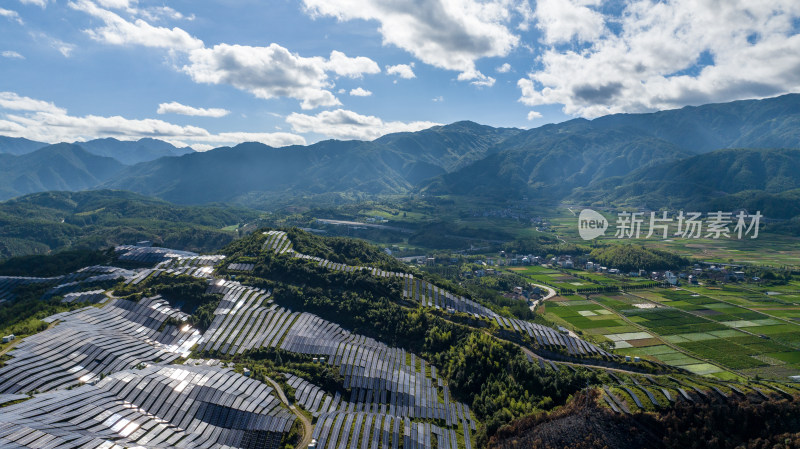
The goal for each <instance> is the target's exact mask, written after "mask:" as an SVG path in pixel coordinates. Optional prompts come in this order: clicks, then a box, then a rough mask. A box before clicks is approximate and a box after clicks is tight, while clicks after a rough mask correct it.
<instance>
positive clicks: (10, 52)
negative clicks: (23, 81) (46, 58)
mask: <svg viewBox="0 0 800 449" xmlns="http://www.w3.org/2000/svg"><path fill="white" fill-rule="evenodd" d="M0 55H2V56H3V57H4V58H9V59H25V56H22V55H21V54H19V53H17V52H15V51H13V50H6V51H4V52H2V53H0Z"/></svg>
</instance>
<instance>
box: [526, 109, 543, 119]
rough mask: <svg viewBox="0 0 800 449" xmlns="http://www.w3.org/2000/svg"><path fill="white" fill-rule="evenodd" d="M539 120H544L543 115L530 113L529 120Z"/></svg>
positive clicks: (534, 112)
mask: <svg viewBox="0 0 800 449" xmlns="http://www.w3.org/2000/svg"><path fill="white" fill-rule="evenodd" d="M537 118H542V114H541V113H539V112H536V111H530V112H528V120H535V119H537Z"/></svg>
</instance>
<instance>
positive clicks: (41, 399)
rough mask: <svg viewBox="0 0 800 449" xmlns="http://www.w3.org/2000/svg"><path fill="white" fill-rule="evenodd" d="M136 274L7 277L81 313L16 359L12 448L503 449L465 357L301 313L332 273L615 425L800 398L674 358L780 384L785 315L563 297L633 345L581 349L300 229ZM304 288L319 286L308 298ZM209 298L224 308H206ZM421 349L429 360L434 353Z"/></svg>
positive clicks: (6, 428)
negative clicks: (350, 257) (489, 446)
mask: <svg viewBox="0 0 800 449" xmlns="http://www.w3.org/2000/svg"><path fill="white" fill-rule="evenodd" d="M237 244H238V246H235V245H237ZM116 260H117V261H119V263H120V264H121V265H124V266H126V267H127V268H118V267H113V266H93V267H87V268H85V269H81V270H78V271H77V272H74V273H72V274H68V275H61V276H54V277H48V278H35V277H4V278H0V285H2V291H3V297H2V300H4V301H9V300H12V299H13V298H15V295H30V294H31V293H30V292H31V291H33V292H34V294H35V295H36V296H37V297H38V299H37V301H45V300H47V299H48V298H51V299H52V298H56V299H57V301H58V304H59V305H60V307H64V308H65V309H64V310H63V311H60V312H58V313H54V314H52V315H49V316H47V317H45V318H44V319H43V320H42V321H43V323H44V329H37V330H36V331H34V332H30V334H29V335H21V336H19V338H14V339H13V340H9V341H4V343H3V346H1V347H0V348H2V351H3V358H2V368H0V402H2V408H0V411H1V412H2V413H0V446H2V447H27V448H40V447H50V448H62V447H63V448H67V447H96V448H117V447H119V448H122V447H187V448H188V447H204V448H205V447H217V448H268V449H283V448H284V447H287V446H288V447H295V446H296V447H305V446H308V445H310V446H309V447H319V448H325V449H377V448H391V449H399V448H414V449H442V448H446V449H473V448H476V447H479V445H480V444H485V440H483V441H484V442H483V443H481V442H480V441H481V439H484V438H486V433H487V425H486V423H487V422H491V416H490V414H492V413H494V412H492V409H491V408H490V406H487V405H486V404H484V403H482V402H481V401H477V400H476V399H474V396H473V398H472V399H471V398H470V389H469V387H465V384H464V381H463V380H460V379H461V378H460V376H462V374H460V373H459V372H458V370H457V369H455V368H454V367H453V365H452V364H450V365H448V366H447V367H446V368H445V369H443V367H442V365H441V363H448V362H444V360H445V359H443V358H442V357H444V356H443V354H445V353H446V351H448V350H449V348H443V349H439V350H438V352H436V351H434V350H433V349H431V347H435V346H436V343H435V342H426V343H425V344H422V343H420V342H418V341H417V342H412V343H408V342H404V341H403V340H402V339H401V338H395V339H394V341H393V343H394V344H392V342H385V341H381V339H380V338H379V337H380V335H381V334H380V332H379V331H380V329H378V326H377V325H375V324H374V323H373V324H372V326H373V327H371V328H369V327H363V326H359V325H355V324H353V321H352V317H347V316H343V315H341V314H332V313H328V312H326V310H328V309H326V308H325V307H323V306H320V305H318V304H317V305H315V304H313V303H311V304H308V303H306V304H307V305H308V307H307V308H304V307H298V305H299V304H301V303H299V302H297V301H296V300H295V302H292V300H289V299H287V298H289V297H290V293H291V292H292V291H293V290H292V288H310V287H309V285H310V283H311V279H312V278H313V276H320V275H330V276H339V277H332V278H330V279H343V280H344V282H345V284H346V285H348V286H351V287H352V288H354V289H356V288H358V287H357V286H358V285H359V282H362V283H363V282H374V283H376V284H374V285H375V286H377V287H375V288H376V289H381V288H384V287H385V288H387V289H388V290H387V291H388V292H389V293H388V295H389V296H390V298H391V301H390V302H391V307H394V308H395V309H392V310H402V311H403V313H406V314H411V315H413V316H416V317H418V319H424V320H436V321H437V322H440V323H443V324H441V325H442V326H451V327H448V329H450V330H449V331H448V332H449V333H450V334H452V333H459V332H460V333H463V334H464V335H468V337H465V338H467V340H468V341H470V342H471V344H473V345H475V344H478V345H480V344H481V343H480V342H483V344H490V345H500V346H498V348H499V347H502V348H504V350H505V351H510V353H511V354H513V353H517V354H519V355H518V357H519V360H518V361H516V362H513V363H517V364H519V366H520V368H519V369H524V370H527V371H528V372H530V373H533V374H531V376H532V377H530V378H528V379H525V378H524V376H523V377H520V378H518V380H517V381H518V382H530V381H531V380H536V379H547V378H553V377H554V376H555V377H558V378H562V379H563V378H570V379H573V378H574V379H575V382H576V383H575V385H574V386H571V387H566V386H565V388H566V389H565V390H564V393H565V394H567V393H568V392H569V391H572V392H578V391H579V390H581V389H582V388H586V387H587V386H588V385H591V386H592V388H593V389H596V391H598V392H599V399H598V401H599V404H600V406H602V407H605V408H608V409H609V410H611V411H613V412H614V413H619V414H624V415H627V414H633V413H636V412H637V411H658V410H665V409H667V408H669V407H671V406H672V405H673V404H676V403H681V402H686V403H702V402H703V401H709V400H712V399H713V400H721V401H726V400H729V399H731V398H762V400H768V399H770V398H792V397H794V396H796V395H797V394H798V393H799V392H800V390H799V389H798V388H797V387H795V386H793V385H790V384H785V383H779V382H774V381H767V380H761V381H757V382H753V381H744V380H743V378H740V377H738V376H726V375H722V374H725V373H728V371H725V370H722V369H717V367H716V366H715V365H710V364H707V363H704V362H703V361H701V360H697V359H693V358H691V357H687V356H685V355H684V354H681V353H679V352H678V351H675V350H674V349H672V347H673V346H674V345H677V346H680V347H683V348H686V349H688V350H691V351H692V352H695V351H696V352H698V353H700V354H702V355H704V356H707V357H709V358H715V359H718V360H719V361H720V363H721V364H726V363H730V368H731V370H735V369H740V370H743V371H744V370H752V369H761V370H760V371H754V372H756V373H763V374H768V373H769V371H768V370H765V369H762V368H760V367H762V366H764V365H768V366H771V367H774V366H776V365H778V364H771V363H769V362H768V360H769V359H768V358H766V357H764V358H753V360H752V361H748V362H746V363H747V365H746V366H744V365H742V363H745V362H742V360H747V358H746V357H743V355H745V353H746V351H745V349H746V348H747V347H748V346H749V345H756V344H758V345H761V346H763V345H772V346H774V347H772V346H771V347H770V348H769V350H770V351H771V354H772V355H771V356H770V357H771V358H772V359H775V360H783V361H785V363H786V364H792V363H798V362H797V361H796V360H794V359H793V355H794V354H796V352H792V351H790V350H786V348H784V347H783V346H781V343H780V342H779V341H780V340H779V339H778V338H776V339H775V340H774V341H772V340H771V341H761V340H759V339H758V337H752V336H751V335H749V334H742V335H739V333H742V332H749V331H746V330H745V329H748V328H749V329H753V328H757V330H759V331H760V330H762V329H768V328H769V327H770V326H781V325H783V324H782V323H781V322H780V321H779V320H778V319H777V318H762V317H760V316H758V317H757V316H755V315H754V314H756V313H757V312H751V313H750V314H747V313H743V312H740V311H738V309H737V310H723V307H721V306H718V307H716V306H715V305H717V303H716V302H714V300H713V299H711V298H709V297H706V296H702V297H701V296H699V295H698V294H694V293H690V292H677V293H663V294H662V296H660V297H654V296H652V295H651V294H649V293H647V292H642V293H636V295H645V296H647V297H642V298H641V299H635V300H634V297H633V296H630V297H628V296H602V297H595V298H594V299H592V300H585V299H582V298H581V297H568V298H557V300H553V301H548V303H547V305H546V310H547V314H548V315H554V316H555V317H557V319H558V320H560V321H558V322H564V323H565V324H568V325H570V326H573V327H575V328H580V329H583V330H584V331H585V332H586V333H587V334H588V335H590V336H592V337H601V338H604V339H606V340H608V341H611V342H613V345H611V346H610V350H606V349H603V348H602V347H601V346H598V345H597V344H594V343H591V342H590V341H588V340H585V339H582V338H579V337H578V336H576V335H575V334H568V333H564V332H562V331H560V330H557V329H554V328H553V327H550V326H547V325H544V324H540V323H536V322H532V321H528V320H523V319H519V318H516V317H514V316H505V315H503V314H500V313H498V312H495V311H493V310H492V309H491V308H489V307H487V306H485V305H482V304H481V303H479V302H477V301H476V300H474V299H470V298H468V297H465V296H463V295H462V294H459V293H456V292H453V291H450V290H449V288H448V286H446V285H439V284H437V282H434V281H431V280H427V279H425V278H424V276H422V277H420V275H418V274H414V273H413V272H412V271H408V270H403V268H402V266H399V265H398V266H393V267H386V266H385V265H386V263H387V262H386V261H384V260H376V262H377V264H376V266H370V265H366V264H365V265H354V264H348V263H343V262H338V261H332V260H330V259H327V258H325V257H321V256H316V255H311V254H304V253H302V252H300V251H299V250H296V249H295V247H294V244H293V242H292V241H291V239H290V238H289V236H288V235H287V233H286V232H284V231H275V230H266V231H261V232H258V233H255V234H253V235H252V236H249V237H246V238H245V239H242V240H241V241H239V242H238V243H235V244H234V245H232V248H230V249H229V250H227V251H226V254H218V255H198V254H195V253H191V252H186V251H173V250H169V249H165V248H158V247H146V246H119V247H117V248H116ZM380 266H384V268H381V267H380ZM270 267H271V271H270ZM265 270H266V271H265ZM283 270H285V271H283ZM292 270H295V271H292ZM296 270H306V271H305V273H306V274H302V273H300V274H298V272H296ZM326 273H327V274H326ZM549 274H552V273H545V272H536V273H535V274H532V275H533V276H546V275H549ZM292 276H295V277H292ZM303 277H307V279H308V282H307V283H306V285H305V287H302V286H298V285H295V286H294V287H291V285H292V284H297V281H296V280H297V279H303ZM270 278H272V279H279V278H280V279H283V281H281V282H275V281H270V280H268V279H270ZM370 285H373V284H370ZM20 286H22V287H25V288H23V289H22V290H20V289H19V287H20ZM339 287H341V286H339ZM337 288H338V287H337ZM347 288H350V287H344V290H345V291H346V290H347ZM31 289H33V290H31ZM193 289H194V290H193ZM192 292H194V293H192ZM198 296H199V297H201V298H203V301H204V302H202V304H199V305H198V304H194V305H193V304H192V302H193V301H196V299H197V297H198ZM303 298H305V299H304V300H306V301H308V300H309V299H308V298H307V295H306V296H304V297H303ZM635 298H639V297H638V296H636V297H635ZM700 298H704V299H702V300H701V299H700ZM320 301H321V300H320ZM637 301H641V302H642V304H644V303H647V304H650V305H651V306H648V307H641V306H639V302H637ZM670 303H673V304H671V306H670V307H669V308H668V307H667V305H670ZM701 307H702V308H701ZM684 309H686V311H683V310H684ZM203 310H205V312H202V311H203ZM698 310H703V311H705V310H708V311H711V310H715V311H718V313H717V314H714V313H704V312H698ZM698 314H699V315H701V316H703V317H704V318H702V319H701V318H698V317H697V315H698ZM419 317H430V318H419ZM706 317H707V318H706ZM333 318H338V319H333ZM375 319H376V320H380V318H377V317H376V318H375ZM749 323H752V324H749ZM384 325H389V324H387V323H384ZM358 329H362V330H363V331H364V332H366V334H365V333H360V332H359V331H358ZM370 329H372V330H370ZM376 329H377V330H376ZM739 329H742V330H739ZM435 334H436V332H433V333H432V332H431V331H428V333H427V335H428V337H426V339H431V338H432V339H435V338H443V339H447V338H451V336H450V335H443V336H441V337H434V335H435ZM772 334H773V335H776V336H779V335H780V332H777V331H776V332H773V333H772ZM487 339H488V340H487ZM592 340H596V339H595V338H592ZM723 344H724V345H725V346H723ZM415 345H416V346H415ZM414 348H424V349H423V350H424V353H425V354H427V356H428V357H429V358H428V359H426V357H425V356H423V354H422V353H417V352H415V351H414ZM734 350H735V351H738V352H732V351H734ZM671 354H674V356H673V355H671ZM723 354H724V357H723ZM626 355H628V356H633V355H635V356H636V361H632V360H626V358H625V356H626ZM515 357H516V356H515ZM431 358H432V359H433V360H431ZM490 358H491V357H490ZM640 358H641V360H640ZM628 359H630V357H628ZM728 360H729V362H728ZM476 363H479V362H476ZM481 363H482V362H481ZM735 363H738V364H735ZM437 365H439V366H437ZM464 368H465V369H466V372H467V373H469V371H470V370H471V369H473V368H472V367H470V366H465V367H464ZM475 369H477V368H475ZM765 377H768V376H765ZM454 382H455V384H454ZM542 382H544V380H542ZM467 385H468V384H467ZM472 388H476V387H472ZM477 388H479V389H480V386H478V387H477ZM529 400H532V399H529ZM731 400H732V399H731ZM540 403H541V402H540ZM473 406H478V409H477V410H476V409H474V407H473ZM542 406H543V407H546V405H542Z"/></svg>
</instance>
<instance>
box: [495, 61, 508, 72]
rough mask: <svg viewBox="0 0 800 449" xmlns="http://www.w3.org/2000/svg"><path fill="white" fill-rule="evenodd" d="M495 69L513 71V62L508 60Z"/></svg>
mask: <svg viewBox="0 0 800 449" xmlns="http://www.w3.org/2000/svg"><path fill="white" fill-rule="evenodd" d="M495 70H496V71H497V73H508V72H510V71H511V64H509V63H507V62H506V63H504V64H503V65H501V66H498V67H497V68H496V69H495Z"/></svg>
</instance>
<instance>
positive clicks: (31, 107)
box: [0, 92, 67, 114]
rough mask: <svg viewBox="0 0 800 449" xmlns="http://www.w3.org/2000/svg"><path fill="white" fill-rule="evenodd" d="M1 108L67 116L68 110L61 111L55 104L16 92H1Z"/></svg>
mask: <svg viewBox="0 0 800 449" xmlns="http://www.w3.org/2000/svg"><path fill="white" fill-rule="evenodd" d="M0 108H3V109H8V110H11V111H30V112H47V113H51V114H66V113H67V111H66V109H61V108H59V107H57V106H56V105H54V104H53V103H50V102H47V101H42V100H35V99H33V98H30V97H23V96H20V95H18V94H17V93H15V92H0Z"/></svg>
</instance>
